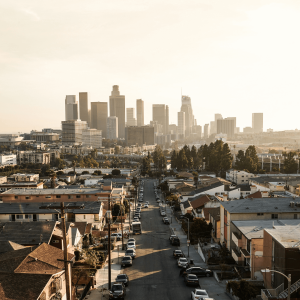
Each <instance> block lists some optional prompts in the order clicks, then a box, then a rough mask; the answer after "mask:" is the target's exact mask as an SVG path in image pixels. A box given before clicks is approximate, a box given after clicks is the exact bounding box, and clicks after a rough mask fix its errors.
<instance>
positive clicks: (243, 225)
mask: <svg viewBox="0 0 300 300" xmlns="http://www.w3.org/2000/svg"><path fill="white" fill-rule="evenodd" d="M232 223H233V224H234V225H235V226H236V227H237V228H238V230H239V231H240V232H241V233H242V234H243V235H244V236H245V237H246V238H247V239H249V240H250V239H259V238H263V235H264V229H273V228H274V227H275V228H276V229H277V228H278V227H284V226H288V227H289V228H290V227H296V226H298V225H300V219H289V220H278V219H277V220H251V221H232Z"/></svg>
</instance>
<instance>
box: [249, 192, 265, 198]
mask: <svg viewBox="0 0 300 300" xmlns="http://www.w3.org/2000/svg"><path fill="white" fill-rule="evenodd" d="M245 198H262V194H261V192H259V191H258V192H255V193H253V194H250V195H248V196H246V197H245Z"/></svg>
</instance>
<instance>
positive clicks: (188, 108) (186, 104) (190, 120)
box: [180, 96, 194, 137]
mask: <svg viewBox="0 0 300 300" xmlns="http://www.w3.org/2000/svg"><path fill="white" fill-rule="evenodd" d="M180 111H182V112H185V136H186V137H188V136H189V135H190V134H191V133H192V127H193V125H194V115H193V109H192V100H191V98H190V97H188V96H181V109H180Z"/></svg>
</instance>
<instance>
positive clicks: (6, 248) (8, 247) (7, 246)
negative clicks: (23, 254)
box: [0, 241, 25, 254]
mask: <svg viewBox="0 0 300 300" xmlns="http://www.w3.org/2000/svg"><path fill="white" fill-rule="evenodd" d="M24 248H25V247H24V246H22V245H20V244H17V243H14V242H12V241H5V242H2V243H1V244H0V254H1V253H4V252H10V251H15V250H19V249H24Z"/></svg>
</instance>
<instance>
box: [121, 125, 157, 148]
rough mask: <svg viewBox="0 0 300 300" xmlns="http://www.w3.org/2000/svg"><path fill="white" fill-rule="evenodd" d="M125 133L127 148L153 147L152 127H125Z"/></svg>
mask: <svg viewBox="0 0 300 300" xmlns="http://www.w3.org/2000/svg"><path fill="white" fill-rule="evenodd" d="M125 132H126V144H127V146H132V145H136V144H138V145H139V146H143V145H154V127H152V126H134V127H126V130H125Z"/></svg>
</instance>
